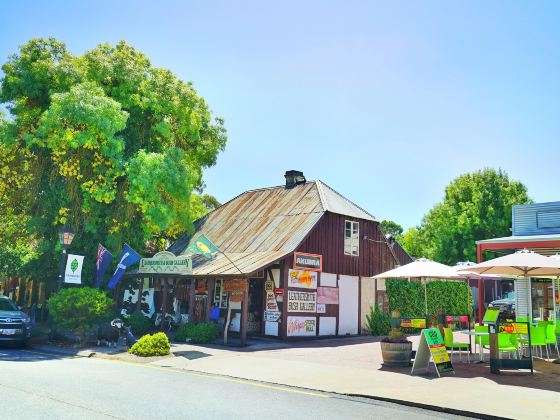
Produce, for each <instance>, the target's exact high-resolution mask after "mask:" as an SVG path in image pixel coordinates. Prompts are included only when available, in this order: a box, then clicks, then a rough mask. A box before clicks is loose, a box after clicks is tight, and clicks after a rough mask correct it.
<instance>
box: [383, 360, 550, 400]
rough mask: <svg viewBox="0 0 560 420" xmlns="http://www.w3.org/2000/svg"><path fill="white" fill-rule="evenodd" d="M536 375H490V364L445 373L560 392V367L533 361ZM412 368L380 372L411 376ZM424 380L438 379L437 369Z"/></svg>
mask: <svg viewBox="0 0 560 420" xmlns="http://www.w3.org/2000/svg"><path fill="white" fill-rule="evenodd" d="M533 367H534V374H533V375H531V372H530V371H518V370H502V371H501V374H499V375H498V374H493V373H490V365H489V364H488V363H479V364H467V363H453V368H454V369H455V375H453V374H449V373H445V374H443V375H442V377H443V376H445V377H451V378H453V377H455V378H485V379H488V380H490V381H492V382H494V383H496V384H498V385H510V386H519V387H525V388H533V389H542V390H546V391H553V392H560V365H557V364H554V363H551V362H547V361H544V360H540V359H534V361H533ZM411 368H412V367H387V366H381V367H380V368H379V370H380V371H384V372H392V373H400V374H403V375H408V376H410V370H411ZM419 376H420V377H422V378H424V379H428V380H431V379H438V377H437V373H436V371H435V367H434V366H433V364H430V373H429V374H427V375H419Z"/></svg>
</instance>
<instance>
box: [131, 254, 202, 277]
mask: <svg viewBox="0 0 560 420" xmlns="http://www.w3.org/2000/svg"><path fill="white" fill-rule="evenodd" d="M138 272H139V273H146V274H179V275H188V274H192V259H191V257H190V256H180V257H177V256H176V255H175V254H173V253H172V252H169V251H162V252H158V253H157V254H156V255H154V256H153V257H152V258H142V259H141V260H140V265H139V266H138Z"/></svg>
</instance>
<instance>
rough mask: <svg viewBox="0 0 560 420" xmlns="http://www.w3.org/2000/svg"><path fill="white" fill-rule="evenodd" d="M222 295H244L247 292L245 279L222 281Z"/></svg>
mask: <svg viewBox="0 0 560 420" xmlns="http://www.w3.org/2000/svg"><path fill="white" fill-rule="evenodd" d="M223 287H224V293H234V292H238V293H245V292H246V291H247V290H248V284H247V280H246V279H239V280H224V286H223Z"/></svg>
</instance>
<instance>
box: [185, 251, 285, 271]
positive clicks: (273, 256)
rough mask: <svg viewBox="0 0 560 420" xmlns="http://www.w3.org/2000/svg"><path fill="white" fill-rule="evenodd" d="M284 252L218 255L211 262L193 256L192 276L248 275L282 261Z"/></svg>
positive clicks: (199, 256) (201, 257) (227, 253)
mask: <svg viewBox="0 0 560 420" xmlns="http://www.w3.org/2000/svg"><path fill="white" fill-rule="evenodd" d="M287 254H288V252H286V251H276V252H244V253H234V252H226V253H225V254H222V253H218V254H216V258H215V259H213V260H207V259H206V258H204V257H203V256H201V255H195V256H193V275H195V276H235V275H249V274H252V273H255V272H257V271H260V270H261V269H263V268H264V267H266V266H268V265H270V264H272V263H274V262H276V261H278V260H280V259H282V258H283V257H285V256H286V255H287Z"/></svg>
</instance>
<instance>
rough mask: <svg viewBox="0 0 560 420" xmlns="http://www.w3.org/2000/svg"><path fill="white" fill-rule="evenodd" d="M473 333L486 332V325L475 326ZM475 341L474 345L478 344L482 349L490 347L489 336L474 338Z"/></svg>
mask: <svg viewBox="0 0 560 420" xmlns="http://www.w3.org/2000/svg"><path fill="white" fill-rule="evenodd" d="M474 331H475V332H488V325H475V326H474ZM475 338H476V341H475V344H478V345H479V346H482V347H488V346H490V336H489V335H479V336H475Z"/></svg>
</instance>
